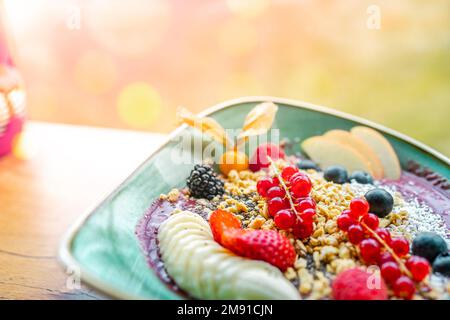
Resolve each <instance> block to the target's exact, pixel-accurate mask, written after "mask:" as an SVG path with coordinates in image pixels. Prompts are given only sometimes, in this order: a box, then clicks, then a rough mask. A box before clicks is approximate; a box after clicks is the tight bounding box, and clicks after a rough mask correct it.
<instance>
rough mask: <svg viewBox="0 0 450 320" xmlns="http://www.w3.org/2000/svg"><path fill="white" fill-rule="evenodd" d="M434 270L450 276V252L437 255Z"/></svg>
mask: <svg viewBox="0 0 450 320" xmlns="http://www.w3.org/2000/svg"><path fill="white" fill-rule="evenodd" d="M433 272H436V273H440V274H442V275H444V276H446V277H450V254H448V252H446V253H443V254H440V255H438V256H437V257H436V259H435V260H434V263H433Z"/></svg>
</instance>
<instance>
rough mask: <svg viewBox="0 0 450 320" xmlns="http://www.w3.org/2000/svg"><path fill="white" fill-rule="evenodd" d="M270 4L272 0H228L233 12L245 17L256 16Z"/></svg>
mask: <svg viewBox="0 0 450 320" xmlns="http://www.w3.org/2000/svg"><path fill="white" fill-rule="evenodd" d="M269 5H270V0H227V6H228V8H229V9H230V11H231V12H233V13H235V14H237V15H241V16H243V17H248V18H250V17H256V16H258V15H260V14H262V13H263V12H264V11H266V9H267V8H268V7H269Z"/></svg>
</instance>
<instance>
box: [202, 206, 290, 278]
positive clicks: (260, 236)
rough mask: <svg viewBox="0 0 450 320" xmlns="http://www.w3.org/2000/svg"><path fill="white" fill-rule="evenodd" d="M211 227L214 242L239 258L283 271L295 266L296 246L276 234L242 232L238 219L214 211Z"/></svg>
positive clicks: (227, 213)
mask: <svg viewBox="0 0 450 320" xmlns="http://www.w3.org/2000/svg"><path fill="white" fill-rule="evenodd" d="M209 224H210V226H211V231H212V234H213V237H214V240H216V241H217V242H218V243H220V244H221V245H222V246H223V247H225V248H227V249H229V250H230V251H232V252H233V253H235V254H237V255H239V256H242V257H246V258H249V259H255V260H262V261H265V262H268V263H270V264H272V265H274V266H276V267H278V268H279V269H281V270H282V271H285V270H286V269H287V268H288V267H290V266H292V265H293V264H294V262H295V250H294V246H293V245H292V244H291V242H290V241H289V239H288V238H286V237H285V236H283V235H281V234H280V233H278V232H277V231H274V230H249V229H242V227H241V223H240V221H239V219H238V218H236V217H235V216H234V215H233V214H232V213H230V212H227V211H224V210H216V211H214V212H213V213H212V214H211V216H210V218H209Z"/></svg>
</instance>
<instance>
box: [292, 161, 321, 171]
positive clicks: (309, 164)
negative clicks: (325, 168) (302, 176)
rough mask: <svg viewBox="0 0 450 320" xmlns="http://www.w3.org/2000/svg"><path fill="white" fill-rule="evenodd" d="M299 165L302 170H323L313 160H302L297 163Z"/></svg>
mask: <svg viewBox="0 0 450 320" xmlns="http://www.w3.org/2000/svg"><path fill="white" fill-rule="evenodd" d="M297 167H298V168H299V169H302V170H308V169H313V170H316V171H322V170H321V169H320V167H319V166H318V165H317V164H316V163H315V162H314V161H311V160H301V161H300V162H299V163H297Z"/></svg>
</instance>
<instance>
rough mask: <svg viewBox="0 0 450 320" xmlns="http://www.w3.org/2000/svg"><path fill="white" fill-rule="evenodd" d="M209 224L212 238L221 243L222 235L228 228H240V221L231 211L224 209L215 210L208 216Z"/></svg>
mask: <svg viewBox="0 0 450 320" xmlns="http://www.w3.org/2000/svg"><path fill="white" fill-rule="evenodd" d="M209 225H210V226H211V232H212V234H213V237H214V240H215V241H217V242H218V243H220V244H223V240H222V235H223V233H224V232H225V231H226V230H228V229H240V228H241V222H240V221H239V219H238V218H237V217H236V216H234V215H233V214H232V213H230V212H228V211H225V210H220V209H218V210H216V211H214V212H213V213H211V216H210V217H209Z"/></svg>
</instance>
